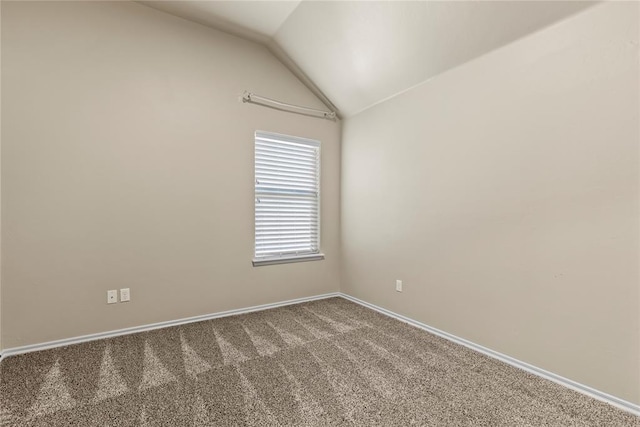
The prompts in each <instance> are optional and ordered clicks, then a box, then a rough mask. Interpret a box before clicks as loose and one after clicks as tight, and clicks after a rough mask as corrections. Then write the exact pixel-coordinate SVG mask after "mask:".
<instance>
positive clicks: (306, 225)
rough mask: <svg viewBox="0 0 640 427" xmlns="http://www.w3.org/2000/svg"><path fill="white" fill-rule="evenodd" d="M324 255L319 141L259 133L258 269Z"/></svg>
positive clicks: (256, 155)
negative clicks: (322, 253)
mask: <svg viewBox="0 0 640 427" xmlns="http://www.w3.org/2000/svg"><path fill="white" fill-rule="evenodd" d="M319 252H320V142H319V141H314V140H311V139H305V138H298V137H293V136H286V135H279V134H274V133H269V132H262V131H258V132H256V135H255V252H254V265H259V264H260V261H266V262H264V263H274V262H278V261H279V260H280V261H282V262H291V261H296V260H306V259H307V258H309V256H313V255H319ZM311 258H313V257H311ZM320 259H321V258H320ZM283 260H288V261H283ZM269 261H272V262H269Z"/></svg>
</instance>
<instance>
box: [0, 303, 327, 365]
mask: <svg viewBox="0 0 640 427" xmlns="http://www.w3.org/2000/svg"><path fill="white" fill-rule="evenodd" d="M339 296H340V292H332V293H329V294H323V295H315V296H312V297H304V298H296V299H292V300H287V301H280V302H275V303H271V304H262V305H256V306H253V307H247V308H239V309H235V310H227V311H221V312H218V313H212V314H204V315H202V316H194V317H187V318H184V319H177V320H169V321H166V322H158V323H152V324H149V325H142V326H134V327H132V328H125V329H118V330H115V331H107V332H99V333H97V334H89V335H83V336H80V337H74V338H65V339H62V340H56V341H49V342H45V343H41V344H32V345H25V346H22V347H13V348H7V349H4V350H2V353H0V357H2V358H3V359H4V358H6V357H9V356H15V355H18V354H24V353H31V352H32V351H41V350H48V349H52V348H57V347H65V346H68V345H72V344H80V343H83V342H88V341H95V340H100V339H105V338H112V337H117V336H120V335H128V334H135V333H138V332H145V331H152V330H154V329H160V328H167V327H169V326H177V325H185V324H187V323H194V322H201V321H203V320H210V319H216V318H218V317H227V316H234V315H237V314H245V313H251V312H252V311H262V310H268V309H270V308H277V307H284V306H286V305H292V304H300V303H303V302H308V301H315V300H320V299H325V298H331V297H339Z"/></svg>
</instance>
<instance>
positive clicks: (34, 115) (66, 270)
mask: <svg viewBox="0 0 640 427" xmlns="http://www.w3.org/2000/svg"><path fill="white" fill-rule="evenodd" d="M2 6H3V13H2V86H3V93H2V122H3V124H4V127H3V128H2V143H3V145H2V231H3V235H2V245H3V253H2V263H3V270H2V316H3V322H2V341H3V347H4V348H5V349H6V348H11V347H15V346H22V345H27V344H33V343H41V342H45V341H49V340H55V339H61V338H67V337H75V336H78V335H82V334H88V333H95V332H100V331H108V330H113V329H118V328H123V327H129V326H137V325H143V324H148V323H152V322H158V321H166V320H171V319H178V318H183V317H187V316H194V315H200V314H207V313H212V312H218V311H222V310H228V309H233V308H242V307H248V306H252V305H257V304H264V303H270V302H276V301H283V300H287V299H292V298H298V297H305V296H312V295H317V294H323V293H327V292H333V291H337V290H338V289H339V266H338V263H339V235H338V232H339V211H338V208H339V205H338V203H339V175H340V170H339V152H340V147H339V140H340V125H339V123H332V122H328V121H321V120H317V119H313V118H307V117H303V116H299V115H293V114H287V113H283V112H279V111H275V110H271V109H268V108H262V107H259V106H255V105H249V104H242V103H241V102H239V96H240V95H241V94H242V92H243V91H244V90H245V89H248V90H251V91H254V92H256V93H259V94H263V95H266V96H272V97H275V98H278V99H283V100H286V101H289V102H293V103H295V104H302V105H310V106H314V107H318V108H320V107H322V104H320V102H319V101H318V100H317V99H316V98H315V97H314V96H313V95H312V94H311V93H310V92H309V91H308V90H307V89H306V88H305V87H304V86H303V85H302V84H301V83H300V82H299V81H298V80H297V79H296V78H295V77H294V76H293V75H292V74H291V73H290V72H288V71H287V70H286V68H285V67H284V66H283V65H282V64H281V63H280V62H279V61H278V60H276V59H275V58H274V57H273V56H272V55H271V54H270V53H269V52H268V51H267V50H266V49H265V48H264V47H261V46H259V45H257V44H254V43H251V42H247V41H243V40H241V39H238V38H236V37H232V36H228V35H225V34H223V33H220V32H217V31H214V30H212V29H209V28H206V27H203V26H200V25H197V24H194V23H190V22H188V21H185V20H182V19H179V18H176V17H172V16H170V15H167V14H164V13H162V12H159V11H156V10H153V9H150V8H148V7H146V6H143V5H139V4H135V3H129V2H60V3H56V2H43V3H32V2H21V3H5V2H3V5H2ZM256 129H261V130H267V131H273V132H280V133H286V134H293V135H299V136H304V137H309V138H314V139H319V140H321V141H322V144H323V145H322V162H323V163H322V183H321V185H322V191H323V194H322V216H323V227H322V243H323V251H324V252H325V254H326V260H325V261H317V262H306V263H298V264H288V265H278V266H268V267H259V268H253V267H252V266H251V259H252V254H253V132H254V131H255V130H256ZM123 287H130V288H131V294H132V302H130V303H121V304H116V305H107V304H106V291H107V290H108V289H118V288H123Z"/></svg>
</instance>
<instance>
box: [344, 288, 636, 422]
mask: <svg viewBox="0 0 640 427" xmlns="http://www.w3.org/2000/svg"><path fill="white" fill-rule="evenodd" d="M340 296H341V297H342V298H344V299H347V300H349V301H352V302H355V303H356V304H360V305H362V306H364V307H367V308H370V309H372V310H375V311H377V312H379V313H382V314H385V315H387V316H389V317H393V318H395V319H398V320H400V321H402V322H405V323H408V324H410V325H412V326H415V327H418V328H420V329H423V330H425V331H428V332H431V333H432V334H434V335H438V336H439V337H442V338H445V339H447V340H449V341H453V342H455V343H457V344H460V345H463V346H465V347H468V348H470V349H472V350H475V351H477V352H480V353H482V354H485V355H487V356H489V357H492V358H494V359H498V360H500V361H501V362H504V363H507V364H509V365H511V366H515V367H516V368H520V369H523V370H525V371H527V372H529V373H531V374H534V375H537V376H539V377H542V378H544V379H547V380H550V381H553V382H555V383H558V384H560V385H562V386H565V387H567V388H570V389H572V390H575V391H577V392H580V393H582V394H586V395H587V396H589V397H592V398H594V399H597V400H600V401H602V402H606V403H608V404H610V405H613V406H615V407H616V408H619V409H622V410H624V411H627V412H630V413H632V414H634V415H637V416H640V405H636V404H634V403H631V402H628V401H626V400H623V399H620V398H618V397H615V396H612V395H610V394H608V393H604V392H602V391H599V390H596V389H594V388H592V387H589V386H586V385H584V384H580V383H578V382H576V381H573V380H570V379H568V378H564V377H562V376H560V375H557V374H554V373H553V372H549V371H546V370H544V369H542V368H538V367H536V366H533V365H530V364H528V363H526V362H523V361H521V360H518V359H514V358H513V357H511V356H507V355H506V354H502V353H499V352H497V351H494V350H491V349H489V348H487V347H483V346H481V345H479V344H476V343H474V342H471V341H468V340H465V339H464V338H460V337H457V336H455V335H452V334H450V333H448V332H444V331H441V330H439V329H436V328H434V327H431V326H429V325H426V324H424V323H422V322H418V321H417V320H413V319H411V318H409V317H406V316H402V315H400V314H397V313H394V312H393V311H390V310H387V309H386V308H382V307H378V306H377V305H374V304H370V303H368V302H366V301H362V300H360V299H358V298H355V297H352V296H351V295H347V294H344V293H340Z"/></svg>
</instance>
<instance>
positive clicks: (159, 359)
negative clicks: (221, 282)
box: [0, 298, 640, 427]
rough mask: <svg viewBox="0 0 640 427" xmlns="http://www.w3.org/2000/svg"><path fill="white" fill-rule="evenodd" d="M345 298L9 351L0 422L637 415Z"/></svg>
mask: <svg viewBox="0 0 640 427" xmlns="http://www.w3.org/2000/svg"><path fill="white" fill-rule="evenodd" d="M639 421H640V418H637V417H634V416H632V415H630V414H628V413H625V412H623V411H620V410H617V409H616V408H614V407H612V406H609V405H607V404H605V403H602V402H599V401H596V400H593V399H590V398H588V397H586V396H583V395H581V394H578V393H576V392H573V391H571V390H569V389H566V388H564V387H562V386H559V385H557V384H554V383H552V382H549V381H546V380H543V379H541V378H538V377H536V376H533V375H530V374H528V373H526V372H524V371H521V370H519V369H516V368H514V367H511V366H509V365H506V364H503V363H501V362H498V361H496V360H493V359H490V358H488V357H486V356H484V355H482V354H479V353H476V352H474V351H472V350H469V349H467V348H465V347H461V346H459V345H456V344H454V343H451V342H449V341H446V340H444V339H441V338H439V337H437V336H434V335H431V334H429V333H427V332H424V331H422V330H419V329H416V328H414V327H411V326H409V325H406V324H404V323H401V322H398V321H396V320H394V319H391V318H389V317H386V316H383V315H381V314H379V313H377V312H374V311H372V310H369V309H366V308H364V307H361V306H359V305H356V304H354V303H351V302H349V301H347V300H344V299H342V298H331V299H326V300H321V301H314V302H310V303H304V304H298V305H293V306H288V307H283V308H277V309H273V310H268V311H262V312H256V313H250V314H245V315H240V316H233V317H226V318H221V319H215V320H210V321H205V322H199V323H192V324H189V325H184V326H177V327H172V328H166V329H160V330H156V331H151V332H145V333H140V334H136V335H128V336H123V337H117V338H112V339H106V340H100V341H94V342H90V343H85V344H79V345H74V346H69V347H64V348H58V349H54V350H47V351H41V352H36V353H29V354H25V355H21V356H14V357H9V358H6V359H5V360H3V361H2V363H1V364H0V425H1V426H83V427H88V426H101V427H102V426H173V427H179V426H278V425H281V426H328V425H340V426H343V425H344V426H410V425H419V426H638V425H640V423H639Z"/></svg>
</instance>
